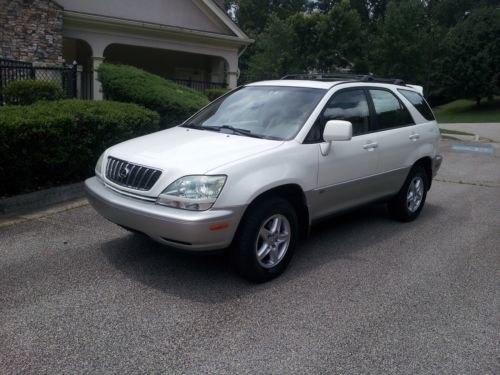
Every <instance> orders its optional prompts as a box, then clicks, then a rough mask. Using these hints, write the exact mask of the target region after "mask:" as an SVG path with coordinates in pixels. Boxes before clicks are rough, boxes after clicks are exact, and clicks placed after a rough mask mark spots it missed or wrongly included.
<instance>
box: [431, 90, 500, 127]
mask: <svg viewBox="0 0 500 375" xmlns="http://www.w3.org/2000/svg"><path fill="white" fill-rule="evenodd" d="M434 114H435V115H436V118H437V121H438V122H439V123H461V122H469V123H476V122H498V123H500V96H497V97H495V99H494V100H493V101H491V102H489V101H488V100H486V99H484V100H483V101H481V106H480V107H478V106H477V105H476V102H475V101H473V100H467V99H460V100H455V101H454V102H451V103H448V104H445V105H442V106H439V107H436V108H434Z"/></svg>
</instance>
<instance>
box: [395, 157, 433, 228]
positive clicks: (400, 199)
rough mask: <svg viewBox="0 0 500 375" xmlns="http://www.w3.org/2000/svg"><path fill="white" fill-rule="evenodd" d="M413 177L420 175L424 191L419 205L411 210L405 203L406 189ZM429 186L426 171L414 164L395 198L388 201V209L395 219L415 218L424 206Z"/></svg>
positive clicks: (407, 219)
mask: <svg viewBox="0 0 500 375" xmlns="http://www.w3.org/2000/svg"><path fill="white" fill-rule="evenodd" d="M415 177H420V178H421V179H422V181H423V183H424V193H423V195H422V201H421V202H420V206H419V207H418V208H417V210H416V211H414V212H412V211H410V210H409V208H408V204H407V195H408V189H409V188H410V184H411V182H412V181H413V179H414V178H415ZM428 186H429V177H428V176H427V172H426V171H425V169H424V168H422V167H420V166H415V167H413V168H412V169H411V171H410V173H409V174H408V177H407V178H406V181H405V183H404V185H403V187H402V188H401V191H400V192H399V194H398V195H397V196H396V197H395V199H394V200H393V201H392V202H391V203H390V209H391V212H392V214H393V216H395V217H396V218H397V219H399V220H401V221H405V222H406V221H412V220H415V219H416V218H417V216H418V215H419V214H420V212H421V211H422V209H423V208H424V204H425V200H426V198H427V187H428Z"/></svg>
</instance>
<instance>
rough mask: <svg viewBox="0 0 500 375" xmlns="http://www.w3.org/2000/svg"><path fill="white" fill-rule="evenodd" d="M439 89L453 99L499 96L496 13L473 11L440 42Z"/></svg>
mask: <svg viewBox="0 0 500 375" xmlns="http://www.w3.org/2000/svg"><path fill="white" fill-rule="evenodd" d="M443 52H444V54H443V58H442V60H441V65H440V66H441V69H440V78H439V79H440V85H441V86H442V87H443V89H444V90H445V91H446V92H447V93H449V95H450V96H452V97H454V98H463V97H466V98H472V99H475V100H476V103H477V105H480V104H481V99H482V98H484V97H491V96H493V95H494V94H498V93H500V9H498V8H494V7H484V8H481V9H476V10H474V11H472V12H471V14H470V15H469V16H468V17H467V18H466V19H465V20H463V21H462V22H460V23H458V24H457V25H456V26H455V27H454V28H453V29H451V30H450V31H449V33H448V35H447V36H446V38H445V40H444V42H443Z"/></svg>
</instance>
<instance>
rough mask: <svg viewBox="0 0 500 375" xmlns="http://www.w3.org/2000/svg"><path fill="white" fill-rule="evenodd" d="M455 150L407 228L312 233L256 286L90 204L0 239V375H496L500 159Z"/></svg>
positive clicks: (381, 220) (9, 229) (18, 226)
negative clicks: (130, 228)
mask: <svg viewBox="0 0 500 375" xmlns="http://www.w3.org/2000/svg"><path fill="white" fill-rule="evenodd" d="M454 143H455V142H454V141H445V142H443V144H442V149H443V155H444V162H443V166H442V169H441V171H440V173H439V175H438V177H437V180H435V181H434V183H433V187H432V189H431V191H430V192H429V195H428V198H427V203H426V207H425V208H424V210H423V212H422V214H421V216H420V217H419V219H418V220H417V221H415V222H412V223H407V224H401V223H398V222H394V221H392V220H391V219H390V218H389V217H388V214H387V211H386V209H385V207H384V206H383V205H374V206H370V207H365V208H363V209H361V210H357V211H354V212H351V213H349V214H347V215H342V216H339V217H336V218H333V219H330V220H328V221H325V222H323V223H322V224H320V225H318V226H316V227H314V229H313V231H312V234H311V237H310V238H309V240H308V241H307V242H304V243H302V244H301V246H300V248H299V249H298V251H297V253H296V254H295V258H294V260H293V262H292V264H291V265H290V267H289V269H288V270H287V272H286V273H285V274H283V275H282V276H281V277H280V278H278V279H276V280H274V281H272V282H270V283H266V284H261V285H254V284H251V283H248V282H247V281H245V280H243V279H241V278H240V277H239V276H238V275H237V274H235V273H234V272H233V270H232V268H231V266H230V264H229V262H228V260H227V259H226V258H225V257H224V256H223V255H192V254H185V253H179V252H176V251H173V250H172V249H170V248H166V247H163V246H161V245H158V244H156V243H154V242H152V241H150V240H148V239H146V238H142V237H140V236H137V235H133V234H129V233H127V232H125V231H124V230H122V229H120V228H119V227H117V226H115V225H113V224H111V223H109V222H107V221H106V220H104V219H102V218H101V217H100V216H99V215H97V214H96V213H95V212H94V211H93V210H92V208H91V207H89V206H83V207H78V208H73V209H69V210H67V211H64V212H59V213H55V214H54V213H53V214H50V215H48V216H45V217H39V218H37V219H33V220H29V221H25V222H22V223H15V224H12V225H8V226H4V227H2V228H0V373H1V374H18V373H23V374H31V373H33V374H34V373H48V374H56V373H71V374H73V373H74V374H80V373H99V374H100V373H120V374H127V373H167V374H205V373H206V374H246V373H249V374H329V373H332V374H418V373H421V374H423V373H425V374H428V373H433V374H498V373H500V360H499V359H500V345H499V344H500V282H499V281H500V278H499V276H500V147H498V145H495V153H494V154H493V155H492V154H481V153H466V152H456V153H455V152H452V150H451V147H452V145H453V144H454Z"/></svg>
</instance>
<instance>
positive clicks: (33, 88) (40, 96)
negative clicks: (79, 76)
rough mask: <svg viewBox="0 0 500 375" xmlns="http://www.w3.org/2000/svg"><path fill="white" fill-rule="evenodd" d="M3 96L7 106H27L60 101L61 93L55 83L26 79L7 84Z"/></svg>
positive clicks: (59, 87)
mask: <svg viewBox="0 0 500 375" xmlns="http://www.w3.org/2000/svg"><path fill="white" fill-rule="evenodd" d="M3 95H4V100H5V102H6V103H7V104H18V105H28V104H33V103H35V102H37V101H40V100H59V99H62V98H63V91H62V89H61V86H60V85H59V84H57V83H56V82H51V81H36V80H32V79H27V80H22V81H12V82H9V83H8V84H7V85H5V87H4V89H3Z"/></svg>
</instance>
